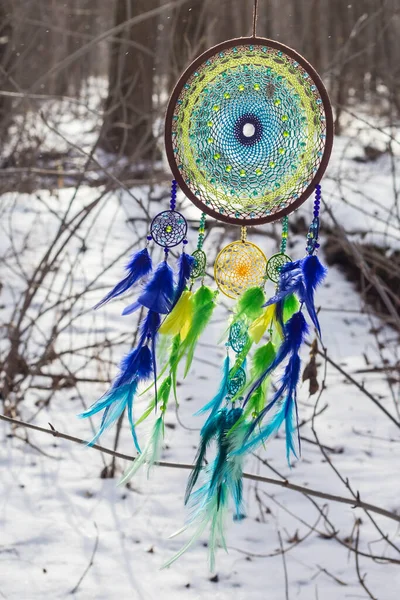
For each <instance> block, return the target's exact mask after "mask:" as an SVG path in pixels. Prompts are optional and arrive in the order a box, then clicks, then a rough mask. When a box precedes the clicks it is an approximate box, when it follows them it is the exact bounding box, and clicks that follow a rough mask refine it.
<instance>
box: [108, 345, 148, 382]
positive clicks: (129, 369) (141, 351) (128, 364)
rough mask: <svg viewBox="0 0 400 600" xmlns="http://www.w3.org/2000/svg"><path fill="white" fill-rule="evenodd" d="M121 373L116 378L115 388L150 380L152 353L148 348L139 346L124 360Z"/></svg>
mask: <svg viewBox="0 0 400 600" xmlns="http://www.w3.org/2000/svg"><path fill="white" fill-rule="evenodd" d="M119 369H120V372H119V374H118V376H117V377H116V378H115V380H114V383H113V385H112V387H113V388H117V387H120V386H121V385H125V384H126V383H131V381H134V380H136V379H140V380H143V379H148V378H149V377H150V375H151V373H152V371H153V368H152V353H151V350H150V348H149V347H148V346H138V347H137V348H135V349H133V350H131V351H130V352H129V353H128V354H127V355H126V356H124V358H123V359H122V361H121V363H120V366H119Z"/></svg>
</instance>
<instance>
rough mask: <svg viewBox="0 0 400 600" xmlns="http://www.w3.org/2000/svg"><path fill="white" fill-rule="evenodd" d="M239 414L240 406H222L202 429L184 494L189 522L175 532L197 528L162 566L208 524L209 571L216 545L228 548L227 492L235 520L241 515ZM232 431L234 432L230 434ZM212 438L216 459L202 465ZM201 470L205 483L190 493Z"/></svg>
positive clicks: (183, 550) (198, 535) (241, 430)
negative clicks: (231, 502)
mask: <svg viewBox="0 0 400 600" xmlns="http://www.w3.org/2000/svg"><path fill="white" fill-rule="evenodd" d="M241 417H242V409H241V408H230V409H227V408H223V409H221V410H220V411H218V412H217V413H216V415H215V416H214V418H213V419H211V420H209V423H208V426H207V427H205V428H203V430H202V439H201V442H200V447H199V450H198V452H197V456H196V463H195V467H194V470H193V472H192V473H191V475H190V477H189V480H188V485H187V488H186V495H185V503H188V504H189V505H190V508H191V509H192V512H193V516H192V518H191V519H190V521H189V523H188V525H187V526H186V527H184V528H183V529H182V530H180V531H179V532H177V534H179V533H181V532H182V531H184V530H185V529H187V528H188V527H189V526H191V525H195V526H197V527H196V530H195V532H194V535H193V536H192V537H191V539H190V540H189V541H188V542H187V543H186V544H185V545H184V547H183V548H182V549H181V550H180V551H179V552H178V553H177V554H176V555H175V556H173V557H172V558H171V559H170V560H169V561H168V562H167V563H166V564H165V565H163V568H165V567H167V566H170V565H171V564H172V563H173V562H174V561H175V560H177V559H178V558H179V557H180V556H182V554H183V553H184V552H186V550H188V549H189V548H190V547H191V546H192V545H193V544H194V542H195V541H196V540H197V539H198V538H199V537H200V535H201V534H202V533H203V531H204V530H205V529H206V527H207V525H208V524H210V534H209V541H208V549H209V559H210V570H211V571H213V570H214V566H215V553H216V549H217V546H218V545H221V546H222V547H223V548H224V549H225V550H226V549H227V548H226V543H225V535H224V523H225V520H226V516H227V512H228V504H229V496H230V495H231V497H232V499H233V501H234V505H235V516H234V519H236V520H241V519H243V518H244V514H243V483H242V475H243V471H242V463H243V459H242V457H241V456H239V455H238V452H237V450H238V449H239V448H240V446H241V444H242V443H243V438H244V435H245V429H244V427H240V428H239V427H235V426H236V424H237V423H238V422H240V420H241ZM233 430H234V432H233V433H231V431H233ZM214 439H215V441H216V444H217V454H216V457H215V460H214V461H213V462H212V463H211V464H209V465H207V466H206V467H205V468H204V467H203V461H204V458H205V454H206V450H207V449H208V447H209V445H210V443H211V442H212V441H213V440H214ZM202 470H203V473H204V478H205V482H204V484H203V485H202V486H201V487H200V488H199V489H197V490H196V491H195V492H193V488H194V486H195V484H196V482H197V480H198V477H199V475H200V472H201V471H202ZM177 534H175V535H177Z"/></svg>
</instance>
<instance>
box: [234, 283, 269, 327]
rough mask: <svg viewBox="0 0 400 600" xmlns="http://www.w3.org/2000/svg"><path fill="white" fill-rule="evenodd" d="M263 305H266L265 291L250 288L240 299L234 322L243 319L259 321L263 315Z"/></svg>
mask: <svg viewBox="0 0 400 600" xmlns="http://www.w3.org/2000/svg"><path fill="white" fill-rule="evenodd" d="M263 304H265V294H264V291H263V290H262V289H261V288H260V287H253V288H249V289H248V290H246V291H245V292H244V294H243V295H242V296H241V298H239V301H238V303H237V308H236V314H235V316H234V319H233V322H235V321H238V320H239V319H241V318H243V317H247V318H248V319H250V321H254V319H257V317H259V316H260V315H261V313H262V311H263V310H262V309H263Z"/></svg>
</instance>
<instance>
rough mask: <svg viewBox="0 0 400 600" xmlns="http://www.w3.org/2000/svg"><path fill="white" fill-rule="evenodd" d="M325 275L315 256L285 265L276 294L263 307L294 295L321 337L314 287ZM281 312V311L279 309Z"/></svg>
mask: <svg viewBox="0 0 400 600" xmlns="http://www.w3.org/2000/svg"><path fill="white" fill-rule="evenodd" d="M326 273H327V269H326V268H325V267H324V266H323V265H322V264H321V263H320V261H319V259H318V257H317V256H315V255H311V256H306V257H305V258H303V259H301V260H297V261H295V262H292V263H286V265H284V266H283V267H282V269H281V272H280V277H279V285H278V291H277V293H276V294H275V296H273V297H272V298H270V299H269V300H268V302H266V304H265V305H264V306H269V305H271V304H276V303H278V304H279V303H281V302H282V301H283V300H285V299H286V298H288V296H290V295H292V294H296V295H297V296H298V298H299V300H300V302H301V303H304V304H305V306H306V308H307V312H308V314H309V316H310V319H311V320H312V322H313V324H314V326H315V328H316V330H317V332H318V335H319V336H320V337H321V329H320V326H319V322H318V317H317V313H316V310H315V306H314V292H315V289H316V287H317V286H318V285H319V284H320V283H322V281H323V280H324V278H325V276H326ZM280 306H282V305H280ZM281 310H283V309H282V308H281Z"/></svg>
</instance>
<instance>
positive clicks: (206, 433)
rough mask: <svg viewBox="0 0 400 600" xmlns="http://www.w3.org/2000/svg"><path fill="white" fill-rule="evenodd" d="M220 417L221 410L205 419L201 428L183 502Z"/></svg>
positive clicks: (198, 472)
mask: <svg viewBox="0 0 400 600" xmlns="http://www.w3.org/2000/svg"><path fill="white" fill-rule="evenodd" d="M222 418H224V415H222V416H221V412H219V413H217V414H216V415H215V417H214V418H213V419H207V421H206V423H205V424H204V426H203V428H202V430H201V439H200V444H199V448H198V450H197V454H196V458H195V466H194V468H193V470H192V472H191V473H190V475H189V479H188V482H187V486H186V492H185V504H187V502H188V500H189V497H190V494H191V493H192V490H193V488H194V486H195V485H196V482H197V480H198V478H199V475H200V472H201V470H202V468H203V462H204V459H205V456H206V452H207V448H208V446H209V445H210V443H211V442H212V440H213V438H214V437H215V435H216V434H217V432H218V430H219V425H220V421H221V419H222Z"/></svg>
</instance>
